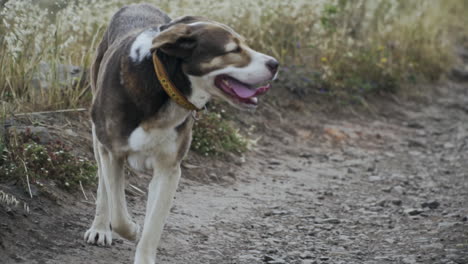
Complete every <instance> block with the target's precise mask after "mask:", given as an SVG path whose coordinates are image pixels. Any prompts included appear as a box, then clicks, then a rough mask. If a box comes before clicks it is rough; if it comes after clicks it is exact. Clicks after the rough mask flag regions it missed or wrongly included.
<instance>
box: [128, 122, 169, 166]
mask: <svg viewBox="0 0 468 264" xmlns="http://www.w3.org/2000/svg"><path fill="white" fill-rule="evenodd" d="M177 137H178V134H177V132H176V131H175V129H174V128H164V129H159V128H153V129H151V130H150V131H145V130H144V129H143V128H142V127H138V128H136V129H135V130H134V131H133V132H132V133H131V134H130V137H129V139H128V146H129V148H130V153H129V154H128V156H127V162H128V165H129V166H130V167H131V168H132V169H134V170H135V171H137V172H141V173H149V174H152V171H153V169H154V168H155V167H156V166H157V165H158V164H156V162H167V161H168V159H171V158H172V157H174V156H176V153H177Z"/></svg>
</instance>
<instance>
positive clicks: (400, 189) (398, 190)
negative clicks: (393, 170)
mask: <svg viewBox="0 0 468 264" xmlns="http://www.w3.org/2000/svg"><path fill="white" fill-rule="evenodd" d="M393 191H394V192H396V193H397V194H406V191H405V188H403V187H401V186H400V185H397V186H395V187H393Z"/></svg>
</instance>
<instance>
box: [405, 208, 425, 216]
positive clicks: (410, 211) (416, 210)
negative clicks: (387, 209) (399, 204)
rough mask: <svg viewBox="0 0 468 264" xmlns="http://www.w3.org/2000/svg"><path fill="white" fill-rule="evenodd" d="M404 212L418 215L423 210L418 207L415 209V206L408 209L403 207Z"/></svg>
mask: <svg viewBox="0 0 468 264" xmlns="http://www.w3.org/2000/svg"><path fill="white" fill-rule="evenodd" d="M404 212H405V214H408V215H419V214H421V213H422V212H423V211H422V210H420V209H415V208H408V209H405V211H404Z"/></svg>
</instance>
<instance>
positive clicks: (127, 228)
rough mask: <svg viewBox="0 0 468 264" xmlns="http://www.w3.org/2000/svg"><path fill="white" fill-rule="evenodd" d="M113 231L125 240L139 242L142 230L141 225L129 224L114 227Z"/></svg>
mask: <svg viewBox="0 0 468 264" xmlns="http://www.w3.org/2000/svg"><path fill="white" fill-rule="evenodd" d="M112 230H113V231H114V232H115V233H117V234H119V235H120V236H121V237H122V238H125V239H127V240H130V241H137V240H138V239H140V232H141V228H140V225H138V224H136V223H134V222H129V223H128V224H126V225H121V226H115V227H114V225H112Z"/></svg>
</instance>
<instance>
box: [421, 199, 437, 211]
mask: <svg viewBox="0 0 468 264" xmlns="http://www.w3.org/2000/svg"><path fill="white" fill-rule="evenodd" d="M421 206H422V208H426V207H427V208H429V209H437V208H438V207H439V206H440V203H439V202H438V201H436V200H433V201H428V202H424V203H422V204H421Z"/></svg>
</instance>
